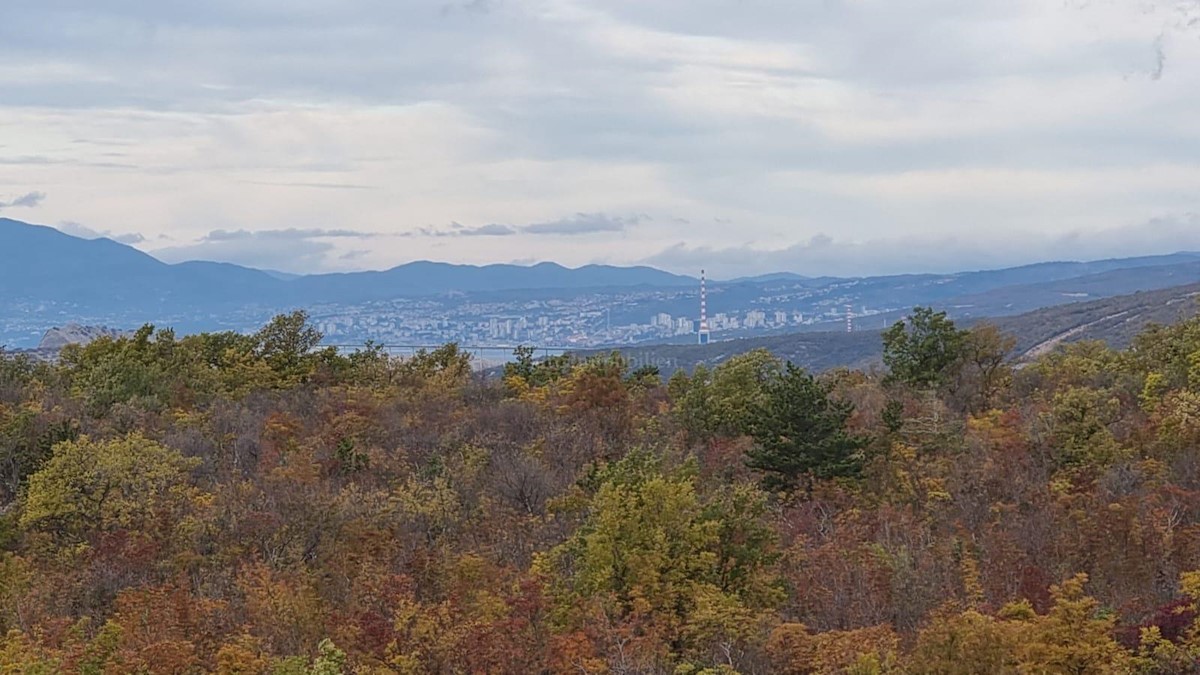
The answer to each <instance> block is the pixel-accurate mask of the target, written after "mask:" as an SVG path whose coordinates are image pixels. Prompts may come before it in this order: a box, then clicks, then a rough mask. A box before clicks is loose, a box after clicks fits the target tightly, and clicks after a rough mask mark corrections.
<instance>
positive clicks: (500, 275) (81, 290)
mask: <svg viewBox="0 0 1200 675" xmlns="http://www.w3.org/2000/svg"><path fill="white" fill-rule="evenodd" d="M694 283H696V282H695V280H693V279H692V278H690V277H686V276H682V275H677V274H671V273H670V272H664V271H662V270H657V269H654V268H651V267H616V266H610V265H585V266H583V267H579V268H568V267H564V266H562V265H558V264H556V263H539V264H537V265H532V266H521V265H484V266H475V265H457V264H451V263H438V262H429V261H417V262H411V263H406V264H404V265H399V266H397V267H393V268H391V269H389V270H385V271H380V272H349V273H339V274H313V275H304V276H294V277H288V276H286V275H282V274H280V273H278V272H265V271H262V270H257V269H252V268H247V267H242V266H240V265H234V264H231V263H217V262H205V261H191V262H183V263H177V264H167V263H164V262H162V261H160V260H158V259H157V258H154V257H153V256H150V255H148V254H146V253H143V252H141V251H139V250H137V249H135V248H132V247H130V246H126V245H124V244H118V243H117V242H114V241H112V240H109V239H81V238H78V237H73V236H70V235H68V234H65V233H63V232H60V231H59V230H56V229H54V228H52V227H46V226H43V225H31V224H29V223H23V222H20V221H16V220H12V219H8V218H0V288H3V289H4V290H5V291H6V293H7V294H8V296H9V299H13V298H19V299H24V300H31V301H50V302H70V303H78V304H86V305H88V306H90V307H93V308H103V307H105V306H109V305H120V306H122V307H129V306H138V305H142V306H146V307H148V308H150V307H155V306H160V305H163V304H167V303H174V304H178V303H185V304H187V303H203V304H205V305H209V304H211V305H215V306H217V307H218V308H219V307H221V306H224V305H227V304H230V303H237V304H241V303H244V302H260V303H277V304H292V303H297V302H300V303H305V302H347V303H349V302H365V301H371V300H380V299H386V298H391V297H413V296H420V295H428V294H437V293H448V292H453V291H462V292H471V291H493V290H516V289H525V288H546V287H551V288H570V289H584V288H606V287H625V286H682V285H692V284H694Z"/></svg>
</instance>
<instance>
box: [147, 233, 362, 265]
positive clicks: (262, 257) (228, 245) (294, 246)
mask: <svg viewBox="0 0 1200 675" xmlns="http://www.w3.org/2000/svg"><path fill="white" fill-rule="evenodd" d="M379 236H381V235H380V234H379V233H376V232H365V231H359V230H351V229H327V228H283V229H266V230H246V229H237V230H226V229H216V230H211V231H210V232H208V233H207V234H205V235H203V236H201V237H199V238H198V239H196V240H195V241H194V242H192V243H190V244H183V245H180V246H168V247H164V248H160V249H156V250H154V251H151V253H152V254H153V255H154V256H155V257H157V258H159V259H160V260H163V261H164V262H170V263H176V262H184V261H188V260H211V261H216V262H229V263H234V264H237V265H243V266H246V267H256V268H260V269H271V270H279V271H281V272H290V273H296V274H309V273H313V272H322V271H328V270H330V269H334V268H336V267H337V265H336V263H337V261H353V260H358V259H361V258H363V257H365V256H366V255H368V254H369V251H364V250H351V251H347V252H344V253H339V252H338V249H337V246H335V245H334V243H332V242H333V241H337V240H361V239H373V238H376V237H379Z"/></svg>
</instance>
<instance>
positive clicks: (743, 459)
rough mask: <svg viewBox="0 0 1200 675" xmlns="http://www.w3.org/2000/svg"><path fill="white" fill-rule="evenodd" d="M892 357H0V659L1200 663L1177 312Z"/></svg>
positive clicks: (214, 668) (818, 666)
mask: <svg viewBox="0 0 1200 675" xmlns="http://www.w3.org/2000/svg"><path fill="white" fill-rule="evenodd" d="M883 339H884V347H885V359H884V360H885V364H886V365H887V368H886V370H883V371H875V370H872V371H867V372H862V371H850V370H835V371H830V372H825V373H811V372H806V371H805V370H803V369H801V368H798V367H797V366H795V365H793V364H790V363H785V362H781V361H780V360H779V359H777V358H775V357H774V356H772V355H771V354H770V353H767V352H765V351H755V352H750V353H747V354H743V355H740V356H736V357H732V358H730V359H728V360H727V361H725V362H723V363H721V364H719V365H716V366H714V367H711V368H706V367H700V368H697V369H696V370H695V371H693V372H690V373H685V372H677V373H674V374H672V375H671V376H670V377H669V378H668V379H667V380H666V381H663V379H662V377H661V376H660V373H659V372H658V370H657V369H655V368H653V367H650V366H642V367H636V368H635V367H633V365H632V364H630V363H628V362H627V361H626V360H625V359H624V358H622V357H621V356H620V355H619V354H616V353H614V354H610V355H604V356H600V357H593V358H588V359H584V360H577V359H574V358H571V357H569V356H557V357H550V358H546V359H537V358H534V352H533V351H532V350H530V349H518V350H517V353H516V354H515V355H514V360H513V362H512V363H510V364H509V365H508V366H507V367H505V368H504V369H503V373H501V374H499V375H498V376H496V375H488V374H485V373H483V372H482V371H481V370H480V369H479V368H476V367H475V365H476V364H473V363H472V361H471V358H470V355H469V354H468V353H466V352H464V351H462V350H460V349H459V348H458V347H457V346H456V345H453V344H450V345H446V346H444V347H440V348H438V349H434V350H429V351H423V352H420V353H417V354H415V355H413V356H410V357H407V358H398V357H394V356H390V355H388V354H387V353H386V352H385V351H384V350H382V349H380V348H379V347H377V346H373V345H367V346H365V347H364V348H363V349H360V350H357V351H355V352H353V353H343V352H339V351H337V350H334V349H331V348H324V347H321V335H320V333H319V332H318V331H317V330H316V329H315V328H314V327H313V326H312V325H310V323H309V322H308V320H307V317H306V316H305V315H304V314H303V313H302V312H298V313H294V314H291V315H284V316H280V317H277V318H276V319H274V320H273V321H272V322H271V323H270V324H269V325H267V326H264V327H263V328H262V329H261V330H260V331H258V332H257V333H254V334H251V335H241V334H235V333H208V334H199V335H189V336H185V337H179V336H176V335H175V334H174V332H172V331H171V330H168V329H158V328H155V327H153V326H146V327H144V328H142V329H141V330H139V331H138V332H137V333H136V334H134V335H132V336H130V337H122V338H116V339H113V338H107V337H106V338H101V339H98V340H96V341H95V342H92V343H90V344H88V345H86V346H72V347H69V348H67V349H66V350H65V351H64V352H63V353H62V355H61V358H60V359H59V360H58V361H57V362H55V363H43V362H36V361H33V360H31V359H29V358H28V357H25V356H23V355H20V354H13V353H5V352H3V351H0V506H2V508H0V635H3V636H4V637H3V642H2V643H0V672H13V673H18V672H19V673H58V672H70V673H126V672H132V673H209V672H215V673H226V674H234V673H239V674H252V673H260V674H268V673H276V674H301V673H314V674H318V673H319V674H322V675H332V674H334V673H564V674H565V673H647V674H651V673H662V674H664V675H667V674H675V675H700V674H702V673H704V674H710V675H715V674H731V673H747V674H749V673H793V674H804V673H830V674H832V673H859V674H870V673H880V674H882V673H894V674H900V673H944V674H947V675H950V674H955V673H963V674H967V673H1064V674H1065V673H1128V674H1131V675H1132V674H1135V673H1136V674H1141V673H1145V674H1151V673H1164V674H1165V673H1188V672H1200V666H1198V665H1197V664H1198V663H1200V622H1198V617H1200V454H1198V452H1197V451H1198V449H1200V319H1192V320H1189V321H1185V322H1183V323H1180V324H1177V325H1174V326H1155V327H1150V328H1148V329H1146V330H1145V332H1144V333H1143V334H1142V335H1141V336H1140V337H1139V338H1138V339H1137V340H1136V341H1135V342H1134V344H1133V345H1132V346H1131V347H1130V348H1129V349H1128V350H1123V351H1117V350H1114V349H1111V348H1109V347H1107V346H1105V345H1104V344H1101V343H1092V342H1085V343H1078V344H1072V345H1066V346H1063V347H1061V348H1059V349H1058V350H1056V351H1053V352H1051V353H1048V354H1046V355H1044V356H1041V357H1039V358H1037V359H1036V360H1033V361H1031V362H1026V363H1021V364H1015V363H1013V362H1012V360H1011V355H1010V351H1011V349H1012V344H1013V343H1012V340H1011V339H1010V338H1009V337H1008V336H1005V335H1003V334H1001V333H1000V332H999V331H997V330H996V329H995V328H993V327H990V326H986V325H979V326H974V327H972V328H970V329H963V328H960V327H958V326H955V325H954V323H953V321H951V320H950V319H949V318H947V317H946V315H945V314H943V313H938V312H934V311H933V310H931V309H924V308H917V309H915V310H914V311H913V312H912V313H911V315H910V316H909V317H908V318H907V319H906V320H905V321H902V322H900V323H898V324H897V325H896V326H894V327H893V328H892V329H890V330H888V331H886V332H885V334H884V337H883Z"/></svg>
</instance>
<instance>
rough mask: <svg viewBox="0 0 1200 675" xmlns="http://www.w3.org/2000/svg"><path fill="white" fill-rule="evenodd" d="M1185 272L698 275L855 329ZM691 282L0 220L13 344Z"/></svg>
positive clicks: (605, 302) (1172, 259)
mask: <svg viewBox="0 0 1200 675" xmlns="http://www.w3.org/2000/svg"><path fill="white" fill-rule="evenodd" d="M1191 282H1200V253H1191V252H1182V253H1174V254H1169V255H1157V256H1142V257H1134V258H1119V259H1110V260H1099V261H1092V262H1072V261H1058V262H1042V263H1035V264H1031V265H1023V266H1019V267H1011V268H1005V269H998V270H977V271H964V272H959V273H954V274H903V275H890V276H878V277H828V276H826V277H805V276H803V275H800V274H795V273H791V272H778V273H767V274H762V275H759V276H755V277H745V278H739V279H734V280H731V281H711V280H710V284H709V303H708V310H709V315H710V317H713V316H717V315H718V313H720V312H724V311H728V312H731V313H733V314H735V315H738V314H739V313H740V312H746V311H748V310H750V309H753V308H762V309H763V310H765V311H767V312H771V313H772V314H771V315H772V316H773V315H774V312H776V311H783V312H784V313H787V312H791V311H793V310H796V311H801V310H802V311H803V312H804V313H805V316H807V317H809V319H810V321H811V317H814V316H815V317H818V318H817V321H816V323H813V324H811V325H809V327H808V328H807V330H826V329H829V328H832V327H833V325H832V323H831V322H832V320H833V319H836V320H837V321H839V322H840V321H843V319H842V318H840V317H842V316H843V314H842V308H843V307H845V306H847V305H850V306H851V307H852V309H853V310H854V311H856V312H857V311H858V309H859V308H861V307H864V306H867V307H870V308H871V309H872V310H873V311H874V313H872V314H871V315H870V316H865V317H862V318H860V319H859V321H860V327H861V328H863V329H866V328H878V327H880V326H882V325H885V324H886V323H887V322H889V321H894V320H895V319H896V318H898V317H899V316H901V315H902V314H903V312H906V311H907V310H908V308H911V307H913V306H914V305H935V306H944V307H947V308H950V309H951V310H952V313H953V314H954V316H955V317H956V318H959V319H963V320H969V319H972V318H977V317H998V316H1004V315H1013V314H1020V313H1022V312H1026V311H1029V310H1032V309H1036V308H1039V307H1048V306H1053V305H1060V304H1064V303H1070V302H1078V301H1083V300H1093V299H1097V298H1105V297H1111V296H1114V295H1121V294H1125V293H1130V292H1133V291H1149V290H1154V289H1160V288H1165V287H1169V286H1177V285H1180V284H1186V283H1191ZM697 285H698V279H696V278H693V277H689V276H685V275H679V274H672V273H670V272H666V271H662V270H658V269H654V268H651V267H617V266H610V265H585V266H583V267H579V268H568V267H564V266H562V265H559V264H556V263H548V262H547V263H539V264H536V265H530V266H523V265H511V264H496V265H484V266H475V265H458V264H451V263H439V262H429V261H416V262H411V263H406V264H403V265H399V266H397V267H393V268H391V269H388V270H382V271H366V272H350V273H338V274H314V275H289V274H284V273H280V272H277V271H268V270H258V269H252V268H247V267H243V266H239V265H234V264H230V263H218V262H206V261H191V262H183V263H177V264H168V263H164V262H162V261H160V260H158V259H156V258H154V257H153V256H151V255H148V254H146V253H143V252H141V251H139V250H137V249H135V248H132V247H130V246H126V245H124V244H120V243H117V242H114V241H111V240H108V239H81V238H78V237H74V236H70V235H68V234H65V233H63V232H61V231H59V230H56V229H54V228H51V227H46V226H40V225H31V224H29V223H24V222H20V221H16V220H11V219H7V218H0V345H3V344H6V343H7V344H8V345H10V346H15V347H23V346H25V347H27V346H32V345H34V344H37V340H38V338H39V337H40V336H41V335H42V334H43V333H44V332H45V331H46V329H47V328H48V327H50V326H54V325H63V324H66V323H71V322H75V323H79V324H84V325H105V324H107V325H120V326H125V327H132V326H140V325H142V324H143V323H156V324H159V325H169V326H173V327H175V328H176V329H178V330H180V331H181V332H194V331H201V330H252V329H253V328H254V327H256V326H259V325H261V324H262V323H263V322H265V321H266V320H267V319H268V318H269V317H270V315H272V314H274V313H278V312H280V311H289V310H291V309H295V308H310V309H316V310H320V311H321V312H324V315H325V316H330V315H333V316H335V317H336V316H338V315H341V316H345V315H346V314H347V312H348V311H349V313H353V314H354V315H355V316H357V317H366V318H367V319H368V320H370V319H371V317H373V316H375V315H379V314H381V313H386V312H387V311H389V309H388V308H389V307H390V305H382V304H381V305H375V304H374V303H387V302H388V301H393V300H396V301H399V300H404V301H406V302H408V306H410V307H412V306H418V305H419V306H425V305H426V303H428V306H430V307H438V308H439V309H434V310H431V311H433V312H434V314H437V312H438V311H440V309H441V308H444V307H446V306H448V305H456V306H457V305H462V306H467V305H470V306H474V307H482V308H485V309H482V310H479V312H482V313H480V314H479V316H480V317H482V320H483V321H484V322H486V321H487V320H488V319H487V316H485V314H487V313H491V314H492V315H493V316H495V315H497V314H499V315H508V316H512V315H514V314H515V315H519V314H521V313H522V312H524V311H525V310H524V309H522V308H523V307H526V306H542V307H545V306H547V304H548V303H554V302H557V301H559V300H562V299H564V298H567V299H570V298H579V299H581V300H580V304H579V305H578V306H580V307H585V306H586V307H588V308H589V310H588V311H590V312H592V314H591V315H592V316H596V315H599V316H602V317H604V318H603V320H602V321H603V323H604V324H605V325H609V324H610V325H611V326H614V327H617V326H620V325H632V324H638V323H641V324H644V323H645V322H646V321H647V320H648V319H649V317H657V316H659V315H660V314H669V315H671V316H672V317H675V319H676V320H678V319H680V318H684V319H686V318H689V317H693V316H694V313H695V312H696V311H697V309H698V297H697V296H698V293H697V290H698V289H697ZM439 303H440V304H439ZM765 303H769V304H765ZM489 307H496V308H500V309H496V310H492V309H486V308H489ZM583 315H584V314H583V313H582V311H581V314H580V316H583ZM410 316H411V314H410ZM438 316H440V315H438ZM434 318H436V317H434ZM423 320H424V317H420V318H418V319H417V320H416V321H418V322H419V321H423ZM471 321H474V319H471ZM475 325H479V324H478V322H477V323H476V324H475ZM581 325H583V324H581ZM789 325H791V324H789ZM571 330H574V328H572V329H571ZM582 330H594V327H592V328H584V329H582ZM778 330H790V328H786V327H784V328H780V329H778ZM802 330H804V329H802ZM597 335H600V339H601V340H603V339H607V338H605V337H603V335H602V334H600V333H597ZM714 337H717V336H716V335H714ZM675 339H676V340H684V339H686V338H675Z"/></svg>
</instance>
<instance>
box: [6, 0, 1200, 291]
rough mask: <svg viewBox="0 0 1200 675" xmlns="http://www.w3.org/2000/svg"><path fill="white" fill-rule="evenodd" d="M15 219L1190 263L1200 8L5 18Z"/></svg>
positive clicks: (391, 261)
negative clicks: (1140, 257)
mask: <svg viewBox="0 0 1200 675" xmlns="http://www.w3.org/2000/svg"><path fill="white" fill-rule="evenodd" d="M0 92H2V93H0V215H2V216H6V217H11V218H17V219H20V220H26V221H30V222H37V223H43V224H50V225H55V226H58V227H60V228H61V229H63V230H64V231H67V232H70V233H72V234H77V235H83V236H101V235H103V236H110V237H112V238H114V239H118V240H120V241H123V242H126V243H130V244H132V245H135V246H137V247H139V248H141V249H142V250H145V251H148V252H150V253H152V254H154V255H156V256H159V257H160V258H163V259H164V260H168V261H177V260H184V259H212V260H227V261H232V262H238V263H242V264H247V265H254V266H260V267H267V268H274V269H280V270H286V271H292V272H311V271H330V270H349V269H368V268H371V269H380V268H386V267H390V266H393V265H396V264H399V263H402V262H407V261H410V260H414V259H434V260H446V261H452V262H470V263H487V262H512V261H519V262H532V261H540V260H554V261H558V262H562V263H565V264H570V265H578V264H584V263H589V262H607V263H616V264H632V263H647V264H652V265H656V266H659V267H664V268H667V269H671V270H673V271H680V272H688V273H694V272H695V271H696V270H697V269H698V268H700V267H707V268H708V269H710V270H712V271H713V272H714V273H715V274H716V275H718V276H734V275H741V274H749V273H758V272H766V271H777V270H790V271H794V272H800V273H807V274H843V275H846V274H873V273H887V272H898V271H951V270H959V269H972V268H980V267H995V266H1001V265H1007V264H1013V263H1023V262H1031V261H1035V260H1042V259H1051V258H1053V259H1068V258H1069V259H1087V258H1100V257H1106V256H1124V255H1132V254H1142V253H1162V252H1170V251H1176V250H1182V249H1196V250H1200V215H1197V214H1200V114H1198V111H1200V0H458V1H455V2H448V1H447V0H428V1H426V0H205V1H204V2H196V1H194V0H156V1H155V2H146V1H145V0H4V1H3V4H2V6H0Z"/></svg>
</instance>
